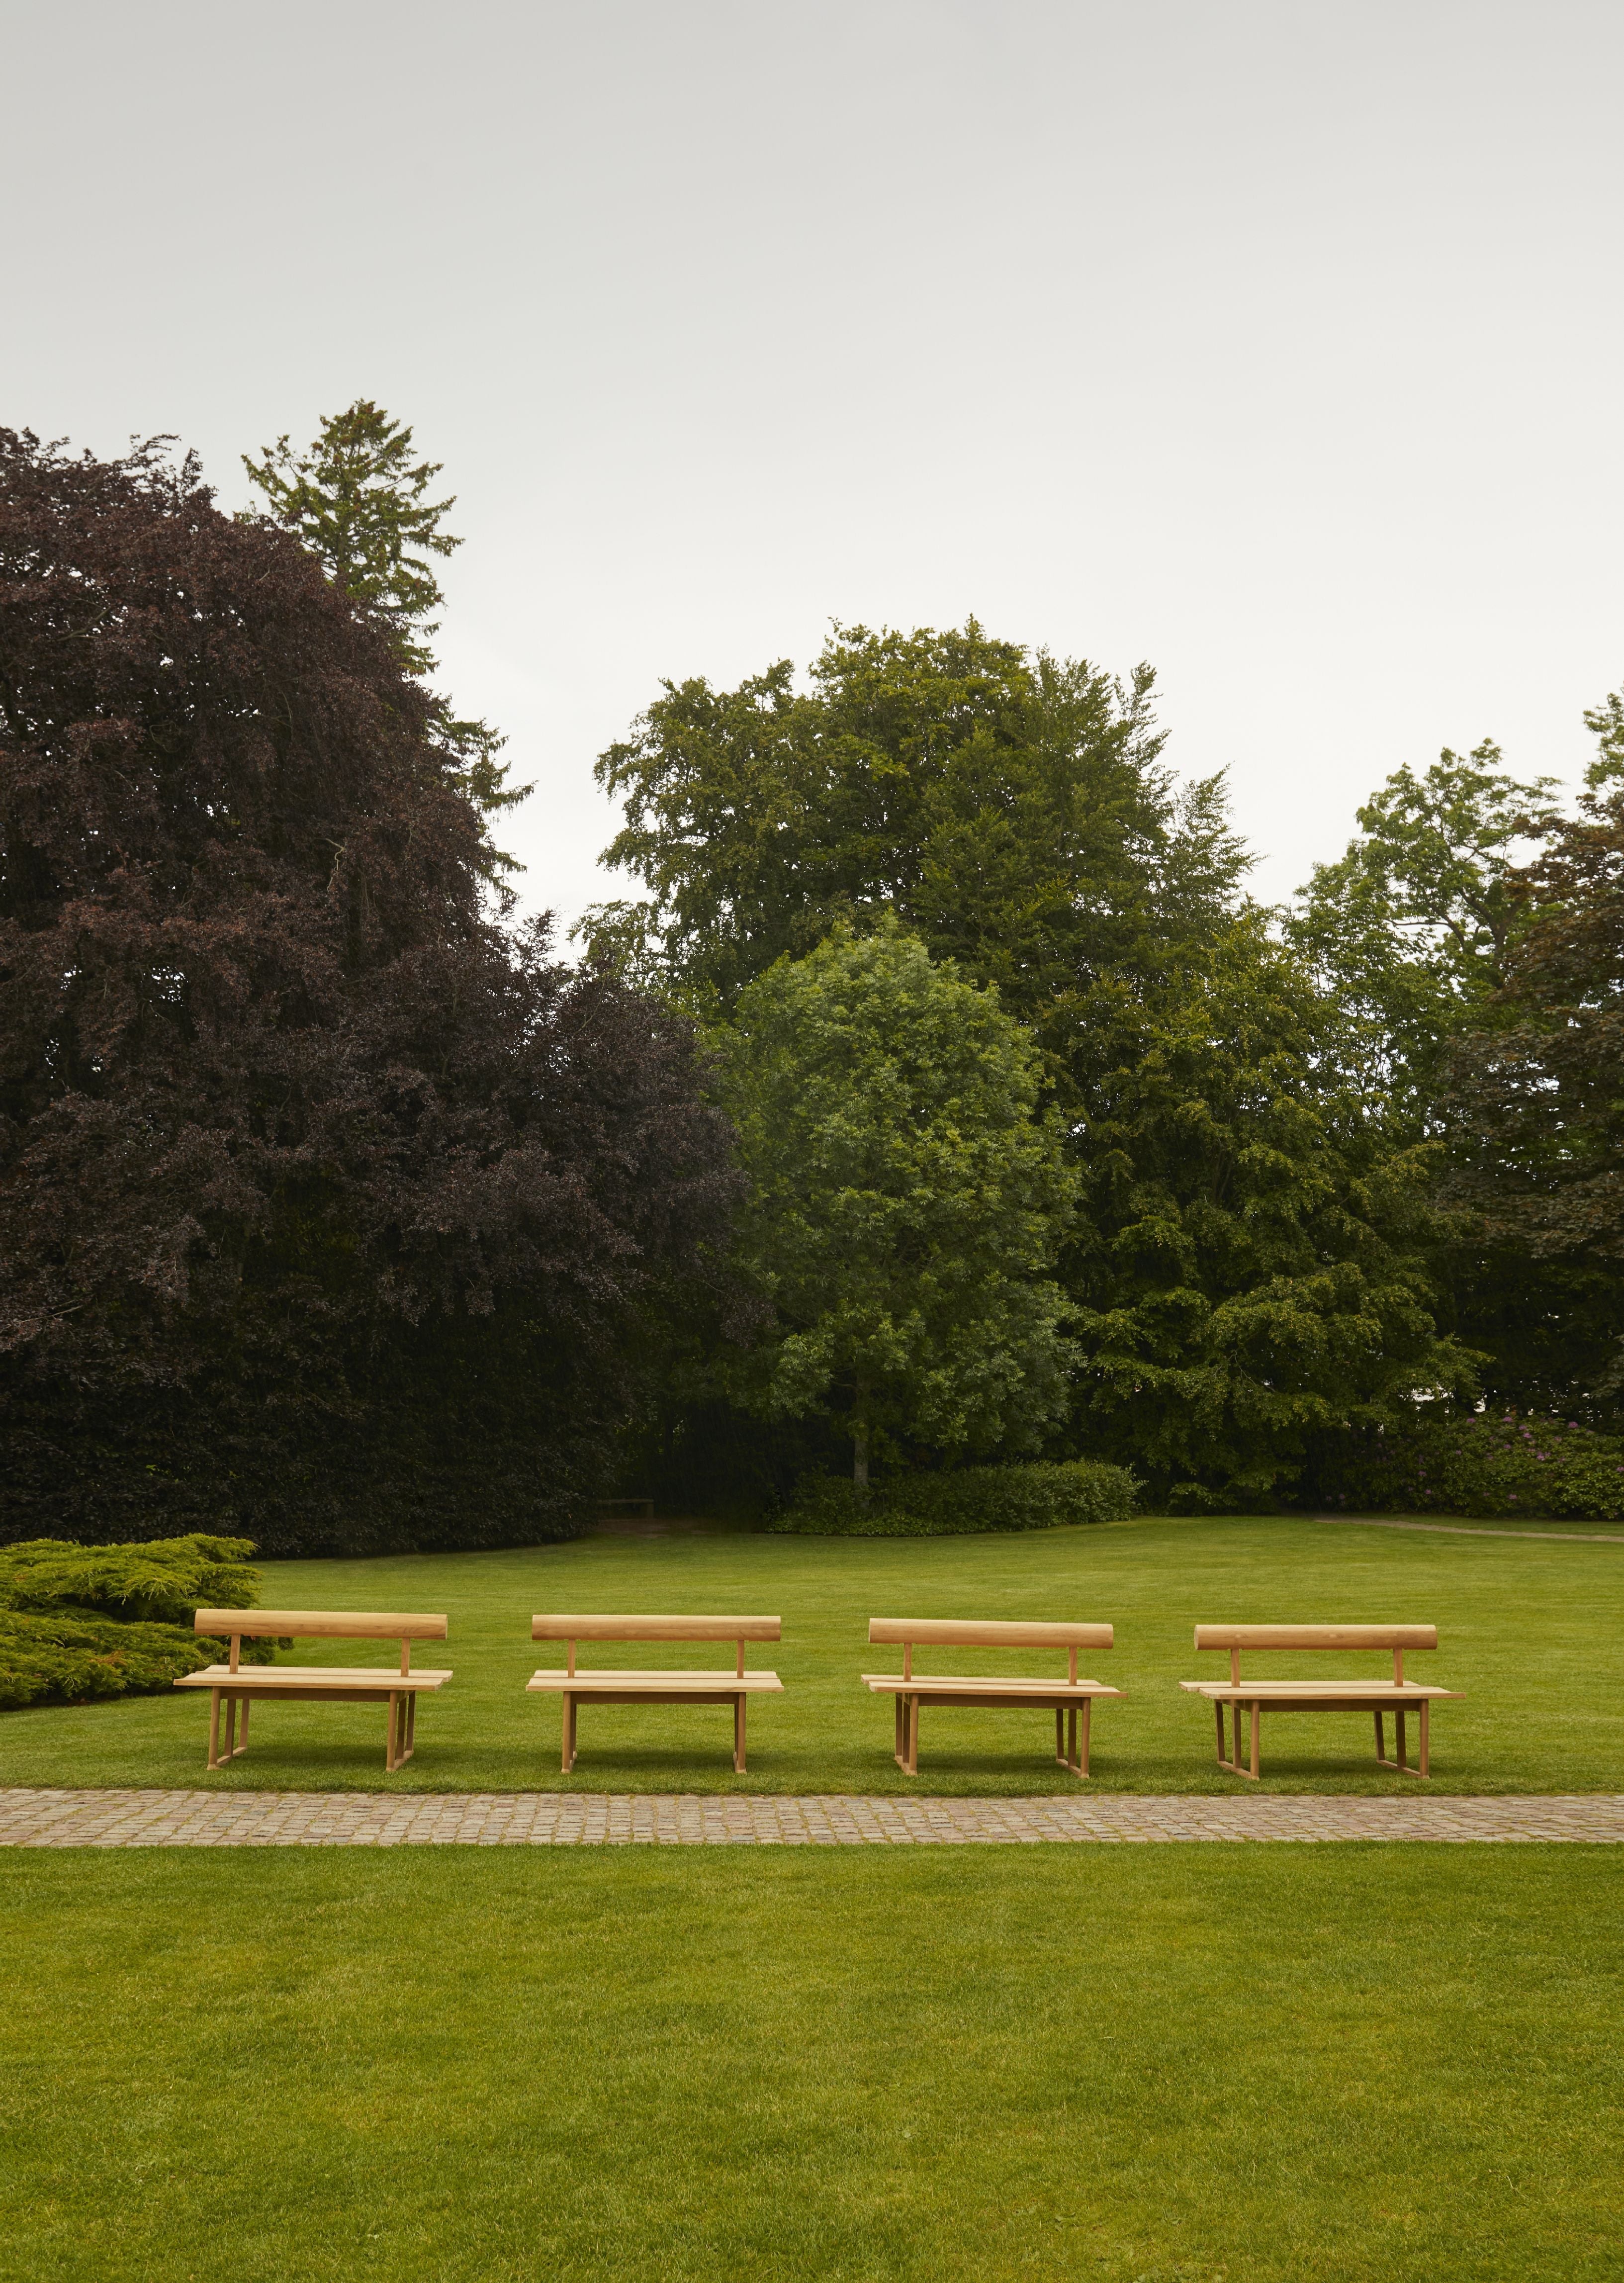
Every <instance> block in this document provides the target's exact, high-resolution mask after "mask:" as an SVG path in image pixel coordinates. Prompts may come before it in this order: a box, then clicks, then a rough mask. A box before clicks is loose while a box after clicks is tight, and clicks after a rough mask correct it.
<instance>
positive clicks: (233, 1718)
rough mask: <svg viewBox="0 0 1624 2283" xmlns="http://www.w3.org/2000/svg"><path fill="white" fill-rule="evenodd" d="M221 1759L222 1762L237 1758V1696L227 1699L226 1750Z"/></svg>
mask: <svg viewBox="0 0 1624 2283" xmlns="http://www.w3.org/2000/svg"><path fill="white" fill-rule="evenodd" d="M220 1757H221V1759H222V1760H234V1759H235V1758H236V1757H237V1699H236V1697H235V1696H228V1697H227V1699H226V1748H225V1750H224V1751H223V1752H221V1755H220Z"/></svg>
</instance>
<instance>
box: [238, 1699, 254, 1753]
mask: <svg viewBox="0 0 1624 2283" xmlns="http://www.w3.org/2000/svg"><path fill="white" fill-rule="evenodd" d="M252 1703H253V1698H252V1697H251V1696H245V1697H244V1699H243V1726H242V1741H241V1742H240V1743H239V1744H238V1746H237V1750H238V1751H239V1752H245V1751H246V1750H247V1749H248V1708H249V1706H250V1705H251V1704H252Z"/></svg>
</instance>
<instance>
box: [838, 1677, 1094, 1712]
mask: <svg viewBox="0 0 1624 2283" xmlns="http://www.w3.org/2000/svg"><path fill="white" fill-rule="evenodd" d="M863 1681H864V1685H865V1686H866V1687H867V1688H868V1689H869V1691H870V1692H871V1693H872V1694H873V1695H876V1696H881V1695H902V1696H939V1695H941V1694H942V1693H943V1691H944V1690H947V1691H949V1692H951V1693H952V1694H954V1695H958V1696H960V1697H961V1698H962V1699H963V1701H964V1702H965V1703H967V1704H973V1703H975V1700H976V1698H977V1697H981V1696H989V1697H991V1696H998V1697H1007V1698H1008V1699H1009V1701H1010V1703H1014V1704H1021V1703H1027V1702H1029V1701H1030V1702H1031V1703H1036V1704H1038V1705H1040V1706H1042V1705H1047V1704H1051V1703H1053V1704H1069V1703H1073V1702H1075V1701H1076V1699H1078V1698H1081V1697H1084V1696H1120V1695H1122V1694H1123V1691H1122V1690H1121V1689H1120V1688H1113V1687H1111V1686H1110V1684H1109V1682H1108V1681H1104V1680H1076V1681H1071V1680H1024V1679H1016V1678H1014V1676H1011V1677H1010V1678H1008V1679H1004V1678H1000V1677H999V1676H998V1675H997V1674H987V1673H965V1674H955V1673H951V1672H950V1673H941V1672H931V1673H914V1674H913V1675H912V1676H905V1675H904V1674H902V1673H900V1672H866V1673H865V1674H864V1675H863Z"/></svg>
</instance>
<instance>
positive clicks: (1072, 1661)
mask: <svg viewBox="0 0 1624 2283" xmlns="http://www.w3.org/2000/svg"><path fill="white" fill-rule="evenodd" d="M1076 1685H1077V1653H1076V1649H1075V1648H1070V1649H1068V1650H1067V1652H1066V1686H1067V1687H1068V1688H1075V1687H1076Z"/></svg>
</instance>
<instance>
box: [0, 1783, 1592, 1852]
mask: <svg viewBox="0 0 1624 2283" xmlns="http://www.w3.org/2000/svg"><path fill="white" fill-rule="evenodd" d="M1179 1839H1183V1840H1190V1839H1200V1840H1214V1839H1220V1840H1295V1841H1300V1842H1301V1841H1305V1840H1325V1839H1331V1840H1336V1839H1341V1840H1347V1839H1363V1840H1383V1841H1385V1840H1395V1839H1420V1840H1450V1841H1468V1840H1477V1841H1485V1840H1495V1841H1512V1840H1519V1841H1528V1840H1542V1839H1543V1840H1550V1839H1566V1840H1588V1841H1592V1842H1598V1843H1604V1844H1606V1843H1611V1844H1612V1845H1614V1846H1616V1845H1618V1844H1620V1843H1624V1796H1619V1795H1610V1794H1602V1793H1568V1794H1564V1795H1558V1796H1551V1797H1546V1798H1538V1797H1528V1798H1515V1797H1502V1798H1488V1799H1447V1798H1446V1799H1428V1798H1403V1799H1336V1798H1323V1797H1318V1796H1302V1795H1299V1796H1281V1795H1279V1794H1278V1793H1277V1794H1265V1795H1262V1796H1256V1795H1255V1796H1251V1797H1239V1798H1227V1797H1223V1796H1215V1797H1210V1798H1192V1797H1179V1796H1166V1797H1161V1798H1157V1797H1149V1798H1131V1797H1124V1796H1121V1795H1111V1794H1104V1795H1101V1796H1097V1797H1094V1798H1073V1797H1061V1798H1041V1799H906V1798H900V1799H893V1798H863V1797H851V1796H833V1795H832V1796H827V1797H811V1798H801V1797H792V1796H786V1797H781V1798H780V1797H767V1796H760V1795H758V1796H755V1797H750V1796H731V1797H722V1796H711V1795H708V1794H697V1793H693V1792H686V1793H671V1794H666V1795H659V1794H641V1793H631V1794H628V1793H602V1792H600V1793H592V1792H575V1793H560V1792H486V1793H467V1792H459V1793H450V1792H415V1793H414V1792H400V1793H394V1794H388V1793H379V1792H308V1791H306V1792H202V1791H24V1790H4V1789H0V1847H410V1846H478V1847H526V1846H541V1847H548V1846H557V1847H582V1846H585V1847H591V1846H606V1845H607V1846H618V1845H625V1844H627V1843H649V1844H653V1845H656V1846H678V1847H682V1846H733V1845H740V1844H742V1845H745V1846H791V1847H794V1846H814V1847H850V1846H857V1847H861V1846H867V1845H878V1846H905V1847H908V1846H943V1845H958V1844H960V1843H967V1842H969V1843H992V1844H995V1845H998V1844H1008V1843H1014V1844H1017V1845H1019V1844H1024V1843H1035V1842H1050V1841H1067V1840H1070V1841H1076V1840H1108V1841H1131V1842H1143V1841H1147V1840H1179Z"/></svg>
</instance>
